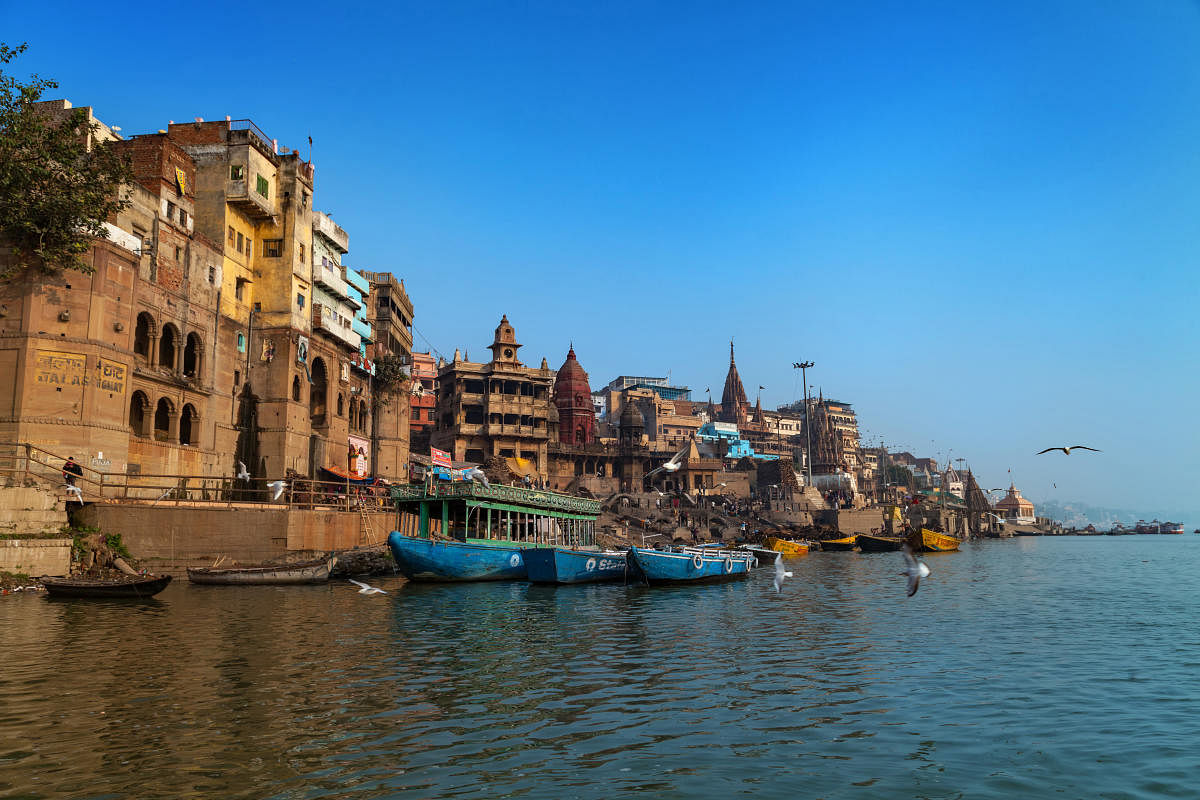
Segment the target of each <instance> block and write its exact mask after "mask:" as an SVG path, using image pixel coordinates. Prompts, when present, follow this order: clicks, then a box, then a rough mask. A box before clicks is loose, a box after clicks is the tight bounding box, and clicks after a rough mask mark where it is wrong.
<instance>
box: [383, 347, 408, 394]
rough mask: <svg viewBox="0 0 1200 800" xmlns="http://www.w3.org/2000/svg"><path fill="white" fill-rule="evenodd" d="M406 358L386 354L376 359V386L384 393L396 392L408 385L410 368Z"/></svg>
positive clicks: (395, 354)
mask: <svg viewBox="0 0 1200 800" xmlns="http://www.w3.org/2000/svg"><path fill="white" fill-rule="evenodd" d="M404 361H405V359H404V356H402V355H400V354H399V353H386V354H385V355H382V356H380V357H379V358H377V359H375V386H376V387H377V388H378V389H379V390H380V391H384V392H394V391H397V390H399V389H400V388H402V387H403V386H404V385H405V384H406V383H408V374H409V373H408V367H407V366H406V365H405V363H404Z"/></svg>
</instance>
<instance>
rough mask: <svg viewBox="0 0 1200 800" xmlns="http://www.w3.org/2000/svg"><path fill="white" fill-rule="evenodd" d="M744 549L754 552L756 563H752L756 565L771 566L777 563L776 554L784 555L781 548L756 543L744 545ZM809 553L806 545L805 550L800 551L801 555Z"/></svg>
mask: <svg viewBox="0 0 1200 800" xmlns="http://www.w3.org/2000/svg"><path fill="white" fill-rule="evenodd" d="M742 549H743V550H745V551H747V552H749V553H753V554H754V560H755V563H754V564H752V565H751V566H755V567H769V566H771V565H772V564H774V563H775V557H776V556H781V555H783V551H781V550H773V549H771V548H769V547H759V546H758V545H756V544H748V545H745V546H744V547H742ZM807 554H808V548H807V547H805V548H804V552H803V553H800V554H799V555H807Z"/></svg>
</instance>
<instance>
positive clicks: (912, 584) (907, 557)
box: [900, 544, 929, 597]
mask: <svg viewBox="0 0 1200 800" xmlns="http://www.w3.org/2000/svg"><path fill="white" fill-rule="evenodd" d="M900 574H901V575H907V576H908V596H909V597H912V596H913V595H914V594H916V593H917V589H918V588H919V587H920V585H921V578H927V577H929V567H928V566H926V564H925V562H924V561H918V560H917V559H915V558H913V551H912V548H911V547H909V546H908V545H907V544H905V545H904V572H901V573H900Z"/></svg>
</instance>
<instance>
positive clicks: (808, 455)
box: [792, 361, 813, 486]
mask: <svg viewBox="0 0 1200 800" xmlns="http://www.w3.org/2000/svg"><path fill="white" fill-rule="evenodd" d="M811 366H813V362H811V361H793V362H792V367H793V368H795V369H798V370H800V379H801V380H802V381H804V432H805V434H806V438H807V440H808V449H807V450H806V451H805V453H804V462H805V464H806V465H807V466H808V485H809V486H812V485H813V477H812V409H811V408H809V406H808V369H809V367H811ZM792 385H793V386H795V384H792Z"/></svg>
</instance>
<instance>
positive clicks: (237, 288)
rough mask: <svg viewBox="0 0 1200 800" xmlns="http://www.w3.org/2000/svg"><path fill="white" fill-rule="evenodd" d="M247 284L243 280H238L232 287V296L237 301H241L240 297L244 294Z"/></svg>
mask: <svg viewBox="0 0 1200 800" xmlns="http://www.w3.org/2000/svg"><path fill="white" fill-rule="evenodd" d="M247 283H248V281H247V280H246V279H245V278H238V279H237V282H236V283H235V284H234V285H233V296H234V297H235V298H237V299H238V300H241V299H242V295H243V294H244V289H245V286H246V284H247Z"/></svg>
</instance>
